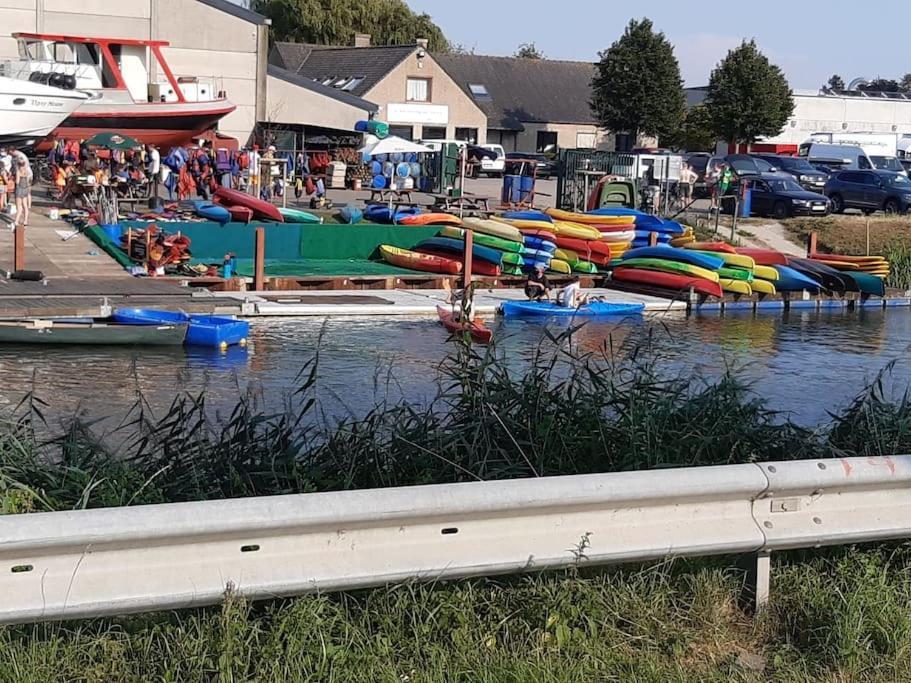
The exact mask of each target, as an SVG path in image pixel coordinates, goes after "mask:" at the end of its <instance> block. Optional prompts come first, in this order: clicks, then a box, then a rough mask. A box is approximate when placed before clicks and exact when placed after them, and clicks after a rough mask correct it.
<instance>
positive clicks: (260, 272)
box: [253, 228, 266, 292]
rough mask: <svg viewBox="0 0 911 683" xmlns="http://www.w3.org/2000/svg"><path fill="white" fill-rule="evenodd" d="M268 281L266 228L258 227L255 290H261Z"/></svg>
mask: <svg viewBox="0 0 911 683" xmlns="http://www.w3.org/2000/svg"><path fill="white" fill-rule="evenodd" d="M265 282H266V229H265V228H256V240H255V242H254V244H253V291H255V292H261V291H262V290H263V289H265Z"/></svg>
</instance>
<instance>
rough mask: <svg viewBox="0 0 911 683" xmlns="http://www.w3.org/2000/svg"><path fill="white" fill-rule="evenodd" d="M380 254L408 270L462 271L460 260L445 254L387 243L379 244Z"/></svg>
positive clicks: (393, 263) (453, 272) (447, 273)
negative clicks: (409, 248)
mask: <svg viewBox="0 0 911 683" xmlns="http://www.w3.org/2000/svg"><path fill="white" fill-rule="evenodd" d="M379 250H380V256H382V257H383V260H384V261H386V262H387V263H391V264H392V265H394V266H398V267H399V268H407V269H408V270H420V271H423V272H427V273H442V274H444V275H458V274H459V273H461V272H462V263H461V261H455V260H453V259H451V258H447V257H445V256H437V255H436V254H422V253H421V252H417V251H409V250H408V249H400V248H399V247H393V246H390V245H388V244H381V245H380V246H379Z"/></svg>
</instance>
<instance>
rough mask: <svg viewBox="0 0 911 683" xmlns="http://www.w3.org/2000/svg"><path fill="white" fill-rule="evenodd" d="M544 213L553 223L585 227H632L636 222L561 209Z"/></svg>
mask: <svg viewBox="0 0 911 683" xmlns="http://www.w3.org/2000/svg"><path fill="white" fill-rule="evenodd" d="M544 213H546V214H547V215H548V216H550V217H551V218H553V219H554V220H555V221H569V222H571V223H583V224H585V225H632V224H633V223H635V222H636V217H635V216H597V215H593V214H588V213H576V212H575V211H563V210H562V209H545V210H544Z"/></svg>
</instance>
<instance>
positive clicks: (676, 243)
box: [670, 235, 696, 247]
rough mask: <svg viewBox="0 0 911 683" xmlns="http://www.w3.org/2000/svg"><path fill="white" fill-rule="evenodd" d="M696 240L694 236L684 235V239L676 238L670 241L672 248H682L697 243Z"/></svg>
mask: <svg viewBox="0 0 911 683" xmlns="http://www.w3.org/2000/svg"><path fill="white" fill-rule="evenodd" d="M695 241H696V238H695V237H693V236H692V235H684V236H683V237H675V238H674V239H672V240H671V241H670V245H671V246H672V247H682V246H683V245H684V244H689V243H690V242H695Z"/></svg>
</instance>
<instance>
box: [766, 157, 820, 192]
mask: <svg viewBox="0 0 911 683" xmlns="http://www.w3.org/2000/svg"><path fill="white" fill-rule="evenodd" d="M753 156H754V157H756V158H758V159H762V160H763V161H766V162H768V163H770V164H772V166H774V167H775V168H777V169H778V170H779V171H781V172H782V173H788V174H790V175H792V176H794V180H796V181H797V182H798V184H800V185H801V186H802V187H803V188H804V189H805V190H809V191H810V192H822V191H823V188H825V186H826V181H827V180H828V179H829V174H828V173H823V172H822V171H820V170H819V169H818V168H816V167H815V166H813V165H812V164H811V163H810V162H809V161H807V160H806V159H799V158H798V157H783V156H778V155H777V154H754V155H753Z"/></svg>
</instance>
